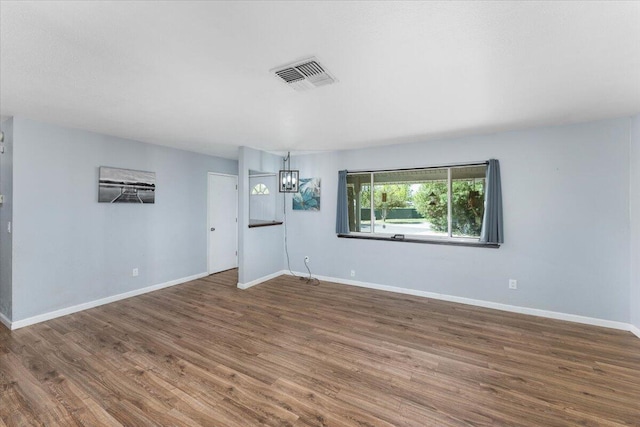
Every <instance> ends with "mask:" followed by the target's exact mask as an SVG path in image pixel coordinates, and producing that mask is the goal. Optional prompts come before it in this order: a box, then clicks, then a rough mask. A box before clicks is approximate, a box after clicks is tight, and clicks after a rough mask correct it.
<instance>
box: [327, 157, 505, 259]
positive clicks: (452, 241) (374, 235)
mask: <svg viewBox="0 0 640 427" xmlns="http://www.w3.org/2000/svg"><path fill="white" fill-rule="evenodd" d="M488 165H489V162H488V161H480V162H465V163H457V164H447V165H439V166H426V167H415V168H398V169H379V170H358V171H355V170H354V171H348V172H347V179H348V178H349V176H352V175H366V174H368V175H369V182H368V183H366V181H365V183H366V184H365V183H363V185H369V187H370V195H369V210H370V213H369V216H370V230H372V231H370V232H362V231H350V232H349V233H348V234H346V233H345V234H338V237H344V238H355V239H367V240H383V241H385V240H386V241H400V242H412V243H432V244H446V245H458V246H481V247H490V248H498V247H500V245H499V244H496V243H483V242H480V236H478V237H469V236H455V235H454V234H453V169H455V168H464V167H474V166H476V167H477V166H484V167H485V168H486V167H488ZM430 169H446V170H447V178H446V180H447V235H446V236H437V235H427V236H425V235H418V234H406V235H400V234H394V233H384V232H374V231H373V230H375V229H376V228H375V224H376V218H375V189H374V188H375V184H376V182H375V174H376V173H385V172H387V173H389V172H403V171H421V170H430ZM377 184H378V185H380V182H378V183H377ZM349 185H350V184H347V186H349ZM351 185H353V184H351ZM485 185H486V184H485ZM485 191H486V190H485ZM360 209H361V208H360ZM399 236H402V237H399Z"/></svg>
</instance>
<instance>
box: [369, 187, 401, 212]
mask: <svg viewBox="0 0 640 427" xmlns="http://www.w3.org/2000/svg"><path fill="white" fill-rule="evenodd" d="M382 193H386V194H387V201H386V203H385V202H383V201H382ZM369 200H371V192H370V186H368V185H367V186H366V187H365V186H363V187H362V193H361V195H360V203H361V205H362V206H370V205H371V203H370V201H369ZM410 201H411V186H410V185H409V184H389V185H376V186H375V191H374V194H373V204H374V209H382V208H385V207H386V208H387V209H393V208H406V207H407V206H408V205H409V202H410Z"/></svg>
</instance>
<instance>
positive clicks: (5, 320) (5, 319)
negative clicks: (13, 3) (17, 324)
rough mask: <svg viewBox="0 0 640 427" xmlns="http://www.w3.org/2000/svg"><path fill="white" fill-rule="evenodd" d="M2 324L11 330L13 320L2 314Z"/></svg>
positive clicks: (0, 321) (0, 320)
mask: <svg viewBox="0 0 640 427" xmlns="http://www.w3.org/2000/svg"><path fill="white" fill-rule="evenodd" d="M0 323H2V324H3V325H4V326H6V327H7V328H9V330H11V320H9V318H8V317H7V316H5V315H4V314H2V313H0Z"/></svg>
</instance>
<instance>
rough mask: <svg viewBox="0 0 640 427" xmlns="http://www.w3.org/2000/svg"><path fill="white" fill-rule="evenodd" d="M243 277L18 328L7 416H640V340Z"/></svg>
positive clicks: (3, 363)
mask: <svg viewBox="0 0 640 427" xmlns="http://www.w3.org/2000/svg"><path fill="white" fill-rule="evenodd" d="M236 282H237V277H236V271H235V270H232V271H229V272H224V273H220V274H217V275H213V276H209V277H206V278H204V279H200V280H196V281H193V282H190V283H188V284H184V285H180V286H175V287H172V288H168V289H164V290H161V291H156V292H153V293H150V294H146V295H142V296H138V297H135V298H130V299H127V300H123V301H119V302H116V303H113V304H109V305H105V306H102V307H98V308H94V309H91V310H87V311H84V312H80V313H76V314H73V315H69V316H66V317H63V318H59V319H55V320H52V321H48V322H45V323H41V324H38V325H34V326H31V327H27V328H23V329H19V330H17V331H13V332H9V331H8V330H7V329H6V328H3V327H2V326H0V426H4V425H6V426H30V425H46V426H57V425H64V426H66V425H86V426H112V425H126V426H147V425H162V426H190V425H204V426H242V427H246V426H254V425H263V424H264V425H274V426H281V425H282V426H325V425H326V426H331V425H333V426H449V425H451V426H470V425H474V426H475V425H500V426H574V425H587V426H615V425H636V426H639V425H640V339H638V338H636V337H634V336H633V335H632V334H630V333H628V332H621V331H614V330H609V329H603V328H598V327H591V326H585V325H579V324H572V323H567V322H562V321H554V320H549V319H543V318H537V317H532V316H525V315H518V314H513V313H506V312H500V311H494V310H489V309H482V308H476V307H470V306H465V305H461V304H453V303H447V302H442V301H436V300H430V299H425V298H420V297H412V296H407V295H400V294H394V293H389V292H382V291H374V290H368V289H362V288H355V287H348V286H344V285H337V284H333V283H327V282H321V283H320V285H318V286H309V285H308V284H306V283H305V282H302V281H300V280H298V279H296V278H293V277H284V276H283V277H279V278H276V279H274V280H271V281H270V282H268V283H265V284H262V285H259V286H256V287H254V288H251V289H249V290H245V291H241V290H238V289H236V287H235V283H236Z"/></svg>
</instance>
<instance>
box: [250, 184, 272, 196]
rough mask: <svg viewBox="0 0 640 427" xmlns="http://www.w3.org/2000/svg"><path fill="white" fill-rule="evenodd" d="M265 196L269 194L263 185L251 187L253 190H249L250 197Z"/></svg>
mask: <svg viewBox="0 0 640 427" xmlns="http://www.w3.org/2000/svg"><path fill="white" fill-rule="evenodd" d="M267 194H269V188H268V187H267V186H266V185H264V184H257V185H256V186H255V187H253V190H251V195H252V196H257V195H267Z"/></svg>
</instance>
